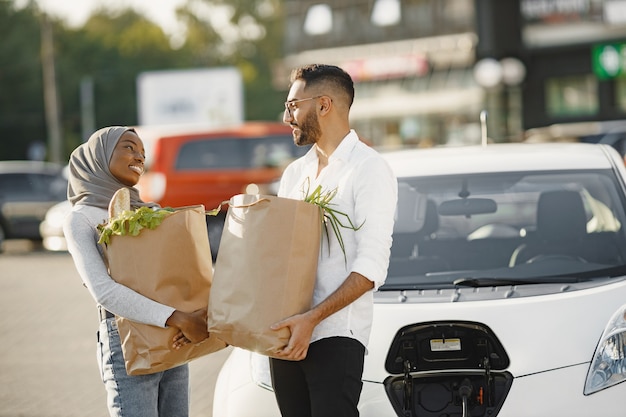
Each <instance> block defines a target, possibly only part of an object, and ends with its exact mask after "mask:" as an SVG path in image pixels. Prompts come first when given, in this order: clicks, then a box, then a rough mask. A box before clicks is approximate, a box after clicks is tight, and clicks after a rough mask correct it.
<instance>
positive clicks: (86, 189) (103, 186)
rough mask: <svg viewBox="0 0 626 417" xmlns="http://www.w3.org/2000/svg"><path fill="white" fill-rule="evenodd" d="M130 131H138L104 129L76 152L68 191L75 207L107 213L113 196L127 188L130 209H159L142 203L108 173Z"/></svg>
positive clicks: (150, 204)
mask: <svg viewBox="0 0 626 417" xmlns="http://www.w3.org/2000/svg"><path fill="white" fill-rule="evenodd" d="M127 131H131V132H134V131H135V130H134V129H132V128H129V127H125V126H111V127H105V128H102V129H100V130H98V131H96V132H95V133H94V134H93V135H91V137H90V138H89V140H88V141H87V142H85V143H83V144H82V145H80V146H79V147H77V148H76V149H74V151H73V152H72V154H71V155H70V163H69V182H68V187H67V198H68V199H69V200H70V202H71V203H72V205H77V204H82V205H87V206H95V207H101V208H104V209H106V208H108V207H109V202H110V201H111V198H112V197H113V194H115V192H116V191H117V190H119V189H120V188H124V187H126V188H128V190H129V191H130V205H131V207H140V206H155V205H156V204H154V203H145V202H143V201H142V200H141V198H139V191H137V189H136V188H135V187H128V186H126V185H124V184H122V183H121V182H120V181H119V180H118V179H117V178H115V177H114V176H113V174H111V171H110V170H109V162H111V157H112V156H113V150H114V149H115V145H117V142H118V141H119V140H120V138H121V137H122V135H123V134H124V133H125V132H127Z"/></svg>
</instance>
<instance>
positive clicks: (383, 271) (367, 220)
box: [352, 155, 398, 289]
mask: <svg viewBox="0 0 626 417" xmlns="http://www.w3.org/2000/svg"><path fill="white" fill-rule="evenodd" d="M353 191H354V201H355V219H356V221H357V222H358V223H357V224H356V225H357V226H358V225H360V224H362V226H361V228H360V229H359V230H358V231H357V232H356V244H357V248H356V258H355V260H354V262H353V264H352V271H353V272H357V273H359V274H361V275H363V276H365V277H366V278H368V279H369V280H371V281H372V282H373V283H374V289H378V287H380V286H381V285H383V284H384V283H385V279H386V277H387V269H388V267H389V256H390V253H391V243H392V233H393V224H394V218H395V211H396V204H397V201H398V182H397V179H396V177H395V175H394V174H393V172H392V170H391V168H390V167H389V164H388V163H387V162H386V161H385V160H384V159H383V158H382V157H380V156H379V155H376V156H373V157H370V158H367V159H366V160H364V161H362V163H361V164H360V166H359V167H358V169H357V172H356V175H355V182H354V190H353Z"/></svg>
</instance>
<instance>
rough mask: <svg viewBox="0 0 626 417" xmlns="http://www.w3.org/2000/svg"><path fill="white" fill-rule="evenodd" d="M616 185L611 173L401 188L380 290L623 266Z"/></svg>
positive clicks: (520, 175)
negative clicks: (386, 273)
mask: <svg viewBox="0 0 626 417" xmlns="http://www.w3.org/2000/svg"><path fill="white" fill-rule="evenodd" d="M617 184H618V182H617V181H616V179H615V177H614V174H613V172H612V171H609V170H607V171H565V172H558V171H554V172H517V173H497V174H488V175H465V176H461V175H459V176H442V177H421V178H401V179H400V183H399V191H400V192H399V199H398V210H397V219H396V224H395V227H394V240H393V246H392V254H391V261H390V267H389V278H388V283H389V285H390V286H393V285H394V283H395V284H397V283H407V285H409V284H410V285H416V284H420V283H422V284H428V283H434V282H437V283H438V285H441V283H448V284H452V283H453V282H454V280H456V279H458V278H459V277H465V276H470V277H476V276H480V277H492V276H499V277H502V276H506V277H526V278H528V277H531V276H545V275H549V274H551V273H554V271H557V270H559V271H563V270H564V269H563V268H562V265H560V266H558V267H559V268H560V269H558V268H557V265H555V262H557V261H558V262H561V263H562V262H568V268H569V269H567V268H566V269H565V270H567V271H569V270H571V271H573V272H576V271H579V270H580V271H582V270H588V269H591V268H596V267H597V268H601V267H608V266H616V265H622V264H626V236H625V234H624V227H623V226H624V225H625V224H626V217H625V213H624V197H623V195H622V191H621V188H620V187H619V186H618V185H617ZM540 260H541V262H540ZM543 261H545V262H543Z"/></svg>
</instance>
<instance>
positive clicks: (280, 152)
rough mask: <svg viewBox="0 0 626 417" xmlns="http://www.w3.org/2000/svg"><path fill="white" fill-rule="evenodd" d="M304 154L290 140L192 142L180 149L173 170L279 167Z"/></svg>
mask: <svg viewBox="0 0 626 417" xmlns="http://www.w3.org/2000/svg"><path fill="white" fill-rule="evenodd" d="M307 150H308V147H307V148H301V147H296V146H295V145H294V144H293V140H292V139H291V137H290V136H268V137H259V138H251V139H248V138H246V139H241V138H223V139H206V140H196V141H192V142H188V143H186V144H184V145H183V146H182V147H181V148H180V152H179V153H178V155H177V158H176V163H175V166H176V169H178V170H183V171H184V170H219V169H249V168H263V167H281V166H282V165H284V164H286V163H287V162H288V161H290V160H292V159H293V158H296V157H298V156H301V155H303V154H304V153H305V152H306V151H307Z"/></svg>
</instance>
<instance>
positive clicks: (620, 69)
mask: <svg viewBox="0 0 626 417" xmlns="http://www.w3.org/2000/svg"><path fill="white" fill-rule="evenodd" d="M591 59H592V61H591V62H592V66H593V73H594V74H595V75H596V76H597V77H598V78H599V79H601V80H608V79H611V78H616V77H621V76H624V74H626V43H611V44H602V45H596V46H594V47H593V49H592V50H591Z"/></svg>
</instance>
